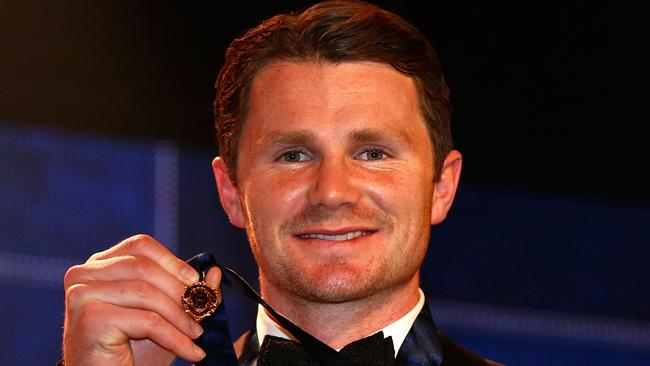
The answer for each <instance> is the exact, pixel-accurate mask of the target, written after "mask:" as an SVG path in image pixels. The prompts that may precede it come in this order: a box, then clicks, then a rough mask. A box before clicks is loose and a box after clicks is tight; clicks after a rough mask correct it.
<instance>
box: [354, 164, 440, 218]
mask: <svg viewBox="0 0 650 366" xmlns="http://www.w3.org/2000/svg"><path fill="white" fill-rule="evenodd" d="M368 177H369V179H367V181H366V182H365V183H364V188H363V189H364V191H365V192H366V193H367V194H368V195H369V196H370V197H371V198H372V200H373V201H375V202H376V203H377V204H378V205H379V206H381V207H383V208H384V209H386V210H389V211H400V212H404V211H406V212H417V211H418V209H419V208H421V207H429V206H430V202H431V195H432V189H433V188H432V184H431V183H430V181H429V180H427V177H426V176H425V175H423V174H421V172H418V171H401V172H392V173H390V174H387V173H386V172H377V173H375V174H370V175H368Z"/></svg>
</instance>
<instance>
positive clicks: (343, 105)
mask: <svg viewBox="0 0 650 366" xmlns="http://www.w3.org/2000/svg"><path fill="white" fill-rule="evenodd" d="M418 100H419V99H418V95H417V90H416V87H415V82H414V81H413V79H412V78H410V77H408V76H405V75H403V74H401V73H399V72H397V71H396V70H395V69H394V68H393V67H391V66H390V65H385V64H381V63H375V62H344V63H340V64H332V63H324V62H300V63H299V62H290V61H279V62H274V63H271V64H270V65H267V66H265V67H264V68H262V69H261V70H260V71H259V72H258V74H257V75H256V76H255V78H254V80H253V83H252V86H251V90H250V99H249V103H248V113H247V116H246V121H245V123H244V128H243V131H242V132H246V131H248V132H251V131H252V132H255V131H260V130H273V129H277V128H282V129H286V128H291V127H295V126H300V127H301V128H305V127H309V126H314V125H315V126H318V127H319V128H323V127H331V128H343V127H348V126H351V125H357V127H358V125H360V124H363V123H366V124H367V123H372V124H374V125H375V127H377V126H381V125H384V127H389V126H390V125H394V126H393V127H395V128H407V129H411V128H416V129H418V130H419V129H420V128H421V127H424V120H423V118H422V116H421V113H420V108H419V101H418ZM416 120H419V123H418V122H417V121H416ZM243 135H245V134H243ZM243 135H242V138H244V137H245V136H243Z"/></svg>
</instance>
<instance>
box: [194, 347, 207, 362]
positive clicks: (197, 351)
mask: <svg viewBox="0 0 650 366" xmlns="http://www.w3.org/2000/svg"><path fill="white" fill-rule="evenodd" d="M194 354H195V355H196V358H197V359H199V360H202V359H204V358H205V352H204V351H203V350H202V349H201V347H199V346H197V345H194Z"/></svg>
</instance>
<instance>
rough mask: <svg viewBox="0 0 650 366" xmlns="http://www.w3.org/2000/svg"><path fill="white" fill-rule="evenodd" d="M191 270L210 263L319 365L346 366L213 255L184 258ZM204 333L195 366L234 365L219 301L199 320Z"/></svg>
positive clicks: (202, 268) (203, 268) (204, 269)
mask: <svg viewBox="0 0 650 366" xmlns="http://www.w3.org/2000/svg"><path fill="white" fill-rule="evenodd" d="M187 263H189V264H190V265H191V266H192V267H194V269H196V270H197V271H198V272H199V273H200V274H203V273H207V271H208V270H209V269H210V268H211V267H214V266H217V267H219V268H220V269H221V273H222V279H221V282H222V283H223V284H226V285H228V286H230V287H232V288H233V289H236V290H238V291H239V292H241V293H242V294H243V295H245V296H247V297H248V298H250V299H252V300H254V301H256V302H257V303H258V304H260V305H262V306H263V307H264V308H265V309H266V311H268V312H269V314H271V315H272V316H273V318H274V319H275V320H276V321H277V322H278V323H280V324H281V325H282V326H283V327H284V328H285V329H286V330H288V331H289V333H291V334H292V335H293V336H294V337H295V338H296V339H297V340H298V341H299V342H300V343H301V344H302V345H303V347H304V348H305V349H307V350H308V351H309V353H310V354H311V355H312V356H313V357H314V359H316V360H317V361H318V362H319V363H320V364H321V365H327V366H343V365H347V362H346V361H345V359H344V358H343V357H342V356H341V355H340V354H339V353H338V352H336V350H334V349H333V348H331V347H330V346H328V345H326V344H325V343H323V342H321V341H319V340H318V339H316V338H314V336H312V335H311V334H309V333H307V332H305V331H304V330H302V329H301V328H300V327H298V326H297V325H295V324H293V323H292V322H291V321H290V320H289V319H287V318H285V317H283V316H282V315H280V314H279V313H278V312H276V311H275V310H273V308H272V307H271V306H270V305H269V304H268V303H267V302H266V301H264V299H262V297H261V296H260V295H259V294H258V293H257V292H256V291H255V290H254V289H253V288H252V287H251V286H250V285H249V284H248V283H247V282H246V280H244V279H243V278H242V277H241V276H240V275H239V274H237V272H235V271H233V270H232V269H230V268H228V267H225V266H222V265H221V264H219V263H217V261H216V259H215V257H214V255H212V254H211V253H201V254H198V255H196V256H194V257H192V258H191V259H190V260H188V261H187ZM202 325H203V328H204V329H205V332H204V333H203V335H202V336H201V337H200V338H199V339H197V340H196V344H197V345H198V346H199V347H201V348H203V349H204V350H210V352H206V353H207V355H206V357H205V358H204V359H203V360H202V361H200V362H198V363H197V364H196V365H197V366H235V365H237V357H236V356H235V350H234V348H233V346H232V339H231V337H230V332H229V331H228V323H227V317H226V309H225V306H224V304H221V305H220V306H219V308H217V311H216V312H215V313H214V314H213V315H212V316H210V317H207V318H205V319H204V320H203V322H202Z"/></svg>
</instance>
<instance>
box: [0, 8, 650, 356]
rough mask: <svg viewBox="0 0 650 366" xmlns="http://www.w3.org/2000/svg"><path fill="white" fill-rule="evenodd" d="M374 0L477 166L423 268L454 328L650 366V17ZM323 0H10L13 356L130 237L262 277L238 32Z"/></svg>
mask: <svg viewBox="0 0 650 366" xmlns="http://www.w3.org/2000/svg"><path fill="white" fill-rule="evenodd" d="M375 3H377V4H379V5H382V6H383V7H384V8H386V9H388V10H392V11H395V12H396V13H398V14H400V15H402V16H403V17H404V18H406V19H407V20H409V21H411V22H412V23H413V24H415V25H416V26H417V27H418V28H419V29H421V30H422V31H423V33H425V34H426V35H427V37H428V38H429V39H430V40H431V42H432V43H433V45H434V48H435V49H436V50H437V52H438V55H439V57H440V59H441V61H442V63H443V67H444V69H445V73H446V77H447V81H448V83H449V85H450V88H451V90H452V101H453V105H454V108H455V114H454V117H453V132H454V136H455V142H456V145H457V148H458V149H459V150H461V152H462V153H463V154H464V164H465V166H464V171H463V177H462V181H461V189H460V192H459V195H458V199H457V200H458V201H457V204H456V206H455V208H454V209H453V210H452V213H451V215H450V217H449V219H448V220H447V222H445V223H443V224H442V225H440V226H438V227H435V228H433V233H432V245H431V249H430V251H429V255H428V257H427V261H426V263H425V267H424V271H423V287H424V288H425V290H427V292H428V293H429V294H431V295H432V296H434V297H435V298H436V299H437V300H438V305H437V306H438V311H439V314H438V316H437V321H438V323H439V325H440V326H441V327H442V328H443V329H445V330H447V331H448V332H449V333H451V334H452V335H454V336H456V337H457V338H458V339H459V340H461V341H462V342H464V343H465V344H468V345H469V346H471V347H473V348H475V349H477V350H478V351H479V352H482V353H484V354H486V355H488V356H490V357H493V358H496V359H497V360H501V361H504V362H507V363H509V364H526V365H537V364H539V365H542V364H549V363H550V364H554V365H574V364H593V365H596V364H612V363H614V364H622V365H623V364H629V365H641V364H648V363H649V362H650V325H649V323H650V310H648V309H650V294H649V293H648V291H647V289H646V287H647V286H646V283H647V280H648V278H650V269H649V268H648V267H649V266H648V265H649V264H650V249H648V243H649V242H650V240H649V238H650V194H649V193H650V190H649V189H648V187H649V186H650V185H649V184H650V178H648V175H647V174H646V170H647V166H648V164H647V162H646V160H647V157H648V153H647V150H646V149H647V142H646V134H645V128H644V127H645V125H646V124H647V122H648V117H647V110H646V108H645V106H646V105H647V101H646V99H647V87H646V86H647V84H646V82H645V80H646V77H645V68H646V67H645V62H644V60H643V58H642V53H643V52H642V51H643V48H645V44H646V43H647V33H646V32H644V29H643V26H642V25H643V23H642V22H641V20H642V19H641V18H642V16H641V14H642V12H641V11H640V10H639V9H635V8H631V7H629V6H628V5H626V4H623V3H611V2H610V3H607V4H601V3H598V4H597V3H593V2H586V1H566V2H561V3H560V2H558V3H556V4H552V3H550V2H535V3H529V2H523V3H522V2H520V3H512V4H505V3H499V4H492V3H488V2H450V1H445V2H432V3H424V2H407V1H377V2H375ZM306 4H307V3H306V2H304V1H274V2H260V3H255V2H252V3H251V2H249V3H246V2H216V1H211V2H207V1H206V2H192V3H187V2H185V3H181V2H171V1H161V2H153V1H141V2H127V1H121V2H120V1H110V2H109V1H101V2H98V1H96V2H83V1H63V2H36V1H32V0H28V1H5V2H3V3H2V4H0V183H1V184H2V185H1V187H2V188H1V191H0V208H1V209H2V210H1V211H2V213H0V219H1V220H2V221H1V222H0V234H2V235H0V236H1V237H2V238H1V239H0V293H1V294H3V300H2V302H1V303H0V306H1V308H0V310H2V312H1V313H0V320H1V321H2V325H3V326H2V329H4V331H3V330H0V354H3V355H5V356H2V357H7V362H6V363H9V364H14V365H21V364H25V365H33V364H43V363H45V364H47V363H48V362H50V360H51V361H54V360H55V359H56V357H58V348H59V344H60V335H59V333H60V328H61V325H62V314H63V291H62V281H61V279H62V275H63V273H64V272H65V268H67V267H68V266H69V265H71V264H74V263H80V262H83V261H84V260H85V259H86V258H87V257H88V256H89V255H90V254H92V253H93V252H96V251H98V250H102V249H104V248H106V247H107V246H110V245H112V244H113V243H116V242H118V241H119V240H121V239H123V238H124V237H126V236H129V235H132V234H134V233H138V232H147V233H149V234H152V235H155V236H156V237H157V238H159V239H161V241H162V242H164V243H166V244H168V246H169V247H170V249H172V250H174V251H175V252H176V253H178V255H179V256H182V257H184V258H187V257H189V256H191V255H193V254H195V253H197V252H199V251H203V250H213V251H217V252H218V253H219V254H220V255H221V256H222V257H223V258H224V259H223V261H224V262H226V263H227V264H231V265H233V266H235V267H237V268H240V271H241V272H243V273H244V274H245V275H246V276H247V277H248V278H249V279H251V280H254V279H255V276H256V274H255V267H254V264H253V262H252V259H251V256H250V253H249V252H248V250H247V247H246V246H247V244H246V241H245V237H244V235H243V234H242V233H241V232H239V231H236V230H235V229H233V228H231V227H229V226H228V224H227V220H226V219H225V218H224V215H223V212H222V211H221V209H220V207H219V204H218V202H217V197H216V189H215V188H214V184H213V181H212V177H211V171H210V166H209V163H210V160H211V158H212V157H213V156H214V155H215V154H216V152H215V151H216V148H215V144H214V137H213V135H214V133H213V124H212V110H211V105H212V98H213V97H214V90H213V84H214V80H215V78H216V75H217V73H218V70H219V67H220V65H221V62H222V59H223V53H224V51H225V48H226V47H227V45H228V43H229V42H230V41H231V40H232V39H233V38H234V37H236V36H237V35H239V34H241V33H242V32H243V31H244V30H245V29H247V28H250V27H252V26H254V25H256V24H257V23H258V22H259V21H260V20H262V19H264V18H266V17H268V16H271V15H274V14H276V13H278V12H283V11H286V10H293V9H301V8H304V7H305V5H306ZM232 308H234V309H247V310H250V309H253V308H254V307H253V306H252V305H250V304H246V305H241V306H239V305H237V306H232ZM233 313H234V314H232V315H233V317H234V318H235V319H238V322H239V319H240V318H241V323H242V324H243V323H246V322H247V321H248V315H246V314H244V312H243V311H242V312H241V314H240V313H239V312H237V311H233ZM31 324H33V326H32V325H31ZM247 324H248V323H246V324H245V325H236V326H235V329H233V332H239V331H241V330H242V329H245V328H246V327H247ZM26 325H29V326H26ZM3 332H4V333H3ZM35 349H36V350H39V351H34V350H35ZM536 362H537V363H536Z"/></svg>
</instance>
